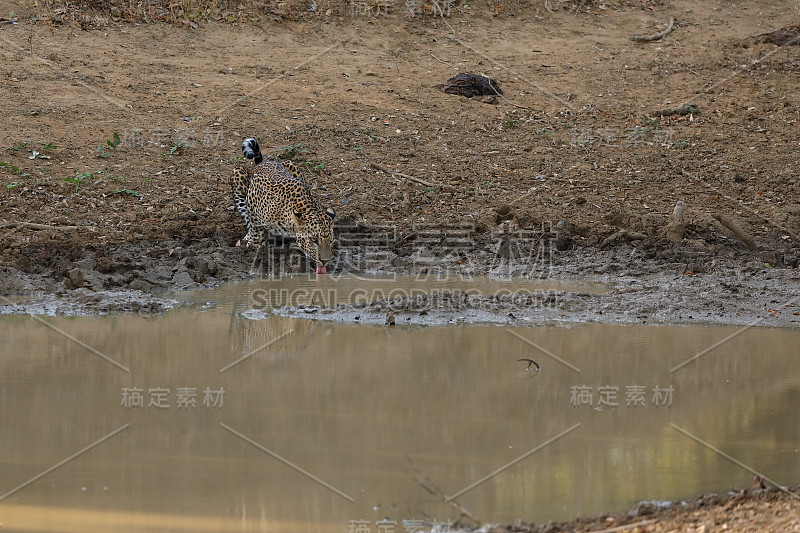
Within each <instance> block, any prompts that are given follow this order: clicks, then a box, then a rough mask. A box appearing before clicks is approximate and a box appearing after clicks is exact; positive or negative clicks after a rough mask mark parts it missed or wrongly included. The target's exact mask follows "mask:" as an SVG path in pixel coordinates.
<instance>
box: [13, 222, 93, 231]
mask: <svg viewBox="0 0 800 533" xmlns="http://www.w3.org/2000/svg"><path fill="white" fill-rule="evenodd" d="M16 227H23V228H30V229H33V230H37V231H38V230H44V229H54V230H62V231H72V230H76V229H89V228H86V227H84V226H49V225H47V224H35V223H33V222H9V221H7V220H0V228H16Z"/></svg>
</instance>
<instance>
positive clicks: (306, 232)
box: [293, 204, 336, 274]
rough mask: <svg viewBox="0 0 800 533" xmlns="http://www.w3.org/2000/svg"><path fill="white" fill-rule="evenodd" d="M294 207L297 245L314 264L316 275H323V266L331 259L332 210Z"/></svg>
mask: <svg viewBox="0 0 800 533" xmlns="http://www.w3.org/2000/svg"><path fill="white" fill-rule="evenodd" d="M302 207H303V208H301V209H298V208H297V207H295V210H294V211H293V214H294V218H295V222H296V228H297V230H296V231H297V233H296V239H297V245H298V246H299V247H300V249H301V250H303V252H304V253H305V254H306V255H307V256H308V257H309V259H311V260H312V261H314V263H315V264H316V273H317V274H325V273H327V269H326V268H325V265H327V264H328V262H329V261H330V260H331V258H332V257H333V219H334V217H335V216H336V213H335V212H334V211H333V209H331V208H328V209H326V210H324V211H323V210H322V209H321V208H319V207H318V206H316V205H308V204H306V205H304V206H302Z"/></svg>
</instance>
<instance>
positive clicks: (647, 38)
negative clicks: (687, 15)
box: [631, 17, 675, 42]
mask: <svg viewBox="0 0 800 533" xmlns="http://www.w3.org/2000/svg"><path fill="white" fill-rule="evenodd" d="M674 27H675V17H670V18H669V25H668V26H667V29H666V30H664V31H662V32H659V33H654V34H652V35H631V41H637V42H648V41H657V40H659V39H661V38H662V37H666V36H667V35H669V33H670V32H671V31H672V29H673V28H674Z"/></svg>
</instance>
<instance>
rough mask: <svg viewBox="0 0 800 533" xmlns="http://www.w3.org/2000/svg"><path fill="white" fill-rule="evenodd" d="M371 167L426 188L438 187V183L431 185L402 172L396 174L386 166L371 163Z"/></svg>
mask: <svg viewBox="0 0 800 533" xmlns="http://www.w3.org/2000/svg"><path fill="white" fill-rule="evenodd" d="M369 166H371V167H372V168H374V169H375V170H380V171H382V172H386V173H387V174H394V175H396V176H400V177H401V178H405V179H407V180H411V181H413V182H416V183H419V184H420V185H425V186H426V187H438V186H439V185H437V184H436V183H431V182H430V181H425V180H423V179H421V178H415V177H414V176H409V175H408V174H403V173H402V172H395V171H392V170H389V169H388V168H386V167H385V166H383V165H381V164H380V163H370V164H369Z"/></svg>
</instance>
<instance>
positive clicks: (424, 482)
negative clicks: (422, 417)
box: [405, 455, 481, 525]
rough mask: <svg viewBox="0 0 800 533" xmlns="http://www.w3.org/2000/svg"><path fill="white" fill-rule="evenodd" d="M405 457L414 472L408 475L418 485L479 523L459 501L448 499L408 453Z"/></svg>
mask: <svg viewBox="0 0 800 533" xmlns="http://www.w3.org/2000/svg"><path fill="white" fill-rule="evenodd" d="M405 457H406V460H407V461H408V462H409V463H411V467H412V468H413V469H414V472H416V474H412V473H411V472H408V475H410V476H411V479H413V480H414V481H415V482H416V483H417V484H418V485H419V486H420V487H422V488H423V489H425V490H426V491H427V492H429V493H430V494H433V495H434V496H438V497H439V498H441V499H442V502H443V503H447V504H450V505H451V506H453V508H455V509H456V510H457V511H458V512H459V513H461V515H462V516H465V517H467V518H469V519H470V520H472V521H473V522H475V523H476V524H478V525H480V524H481V522H480V521H479V520H478V519H477V518H475V517H474V516H473V514H472V513H470V512H469V511H468V510H467V509H466V508H464V507H463V506H462V505H461V504H460V503H458V502H457V501H455V500H450V499H448V498H447V495H446V494H445V493H444V492H442V490H441V489H440V488H439V487H437V486H436V484H435V483H434V482H433V480H432V479H431V478H429V477H428V476H427V475H426V474H425V472H423V471H422V469H421V468H420V467H419V465H418V464H417V463H416V462H415V461H414V460H413V459H412V458H411V457H409V456H408V455H406V456H405Z"/></svg>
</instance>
